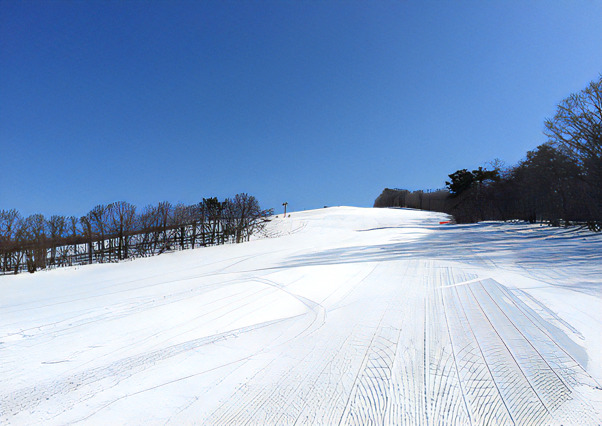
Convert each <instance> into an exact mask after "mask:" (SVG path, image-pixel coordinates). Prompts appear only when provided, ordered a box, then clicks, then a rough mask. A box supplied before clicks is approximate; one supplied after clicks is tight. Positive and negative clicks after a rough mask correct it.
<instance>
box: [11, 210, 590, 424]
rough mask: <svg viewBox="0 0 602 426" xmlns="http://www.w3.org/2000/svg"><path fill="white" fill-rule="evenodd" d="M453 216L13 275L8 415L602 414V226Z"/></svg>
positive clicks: (313, 222) (345, 418) (567, 420)
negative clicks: (456, 219)
mask: <svg viewBox="0 0 602 426" xmlns="http://www.w3.org/2000/svg"><path fill="white" fill-rule="evenodd" d="M444 220H447V217H446V216H445V215H442V214H438V213H430V212H422V211H417V210H407V209H361V208H350V207H340V208H329V209H322V210H314V211H307V212H298V213H292V214H291V215H290V217H286V218H283V217H282V216H280V217H278V218H274V219H273V220H272V222H271V223H270V224H269V226H268V228H267V229H266V230H265V235H264V236H263V237H260V238H258V239H256V240H254V241H251V242H248V243H244V244H238V245H228V246H217V247H209V248H203V249H196V250H189V251H183V252H179V253H172V254H165V255H161V256H158V257H154V258H146V259H139V260H135V261H130V262H123V263H119V264H106V265H90V266H84V267H79V268H65V269H58V270H53V271H46V272H40V273H36V274H33V275H29V274H27V275H26V274H22V275H17V276H3V277H0V312H1V315H0V377H2V381H1V382H0V423H8V424H45V425H46V424H66V423H75V422H83V423H91V424H190V423H198V424H244V423H246V422H250V423H252V424H293V423H299V424H305V423H307V424H339V423H342V424H368V423H370V422H374V423H376V424H436V423H437V424H512V423H514V424H599V423H600V422H602V413H601V411H602V410H601V407H602V390H601V389H600V383H601V382H602V347H601V344H600V336H601V335H602V314H601V311H602V309H601V308H602V303H601V298H602V262H601V260H602V259H601V257H602V236H601V235H595V234H591V233H587V232H585V231H580V230H577V229H568V230H567V229H558V228H543V227H539V226H535V225H525V224H522V223H521V224H500V223H481V224H475V225H464V226H458V225H451V226H450V225H440V224H439V222H440V221H444Z"/></svg>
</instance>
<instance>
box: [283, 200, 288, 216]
mask: <svg viewBox="0 0 602 426" xmlns="http://www.w3.org/2000/svg"><path fill="white" fill-rule="evenodd" d="M282 205H283V206H284V217H286V206H288V203H287V202H284V203H282Z"/></svg>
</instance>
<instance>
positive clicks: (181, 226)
mask: <svg viewBox="0 0 602 426" xmlns="http://www.w3.org/2000/svg"><path fill="white" fill-rule="evenodd" d="M270 214H272V210H262V209H261V208H260V206H259V203H258V201H257V200H256V199H255V197H253V196H250V195H248V194H244V193H243V194H237V195H236V196H235V197H233V198H227V199H225V200H223V201H219V200H218V199H217V198H216V197H213V198H204V199H203V201H202V202H200V203H197V204H193V205H185V204H177V205H172V204H171V203H169V202H167V201H164V202H160V203H158V204H156V205H148V206H146V207H144V208H143V209H141V210H138V209H137V207H136V206H135V205H133V204H130V203H128V202H125V201H118V202H114V203H111V204H99V205H97V206H96V207H94V208H93V209H92V210H90V212H88V213H87V214H86V215H84V216H82V217H79V218H78V217H76V216H61V215H53V216H51V217H50V218H45V217H44V216H43V215H42V214H33V215H30V216H27V217H23V216H21V214H20V213H19V212H18V211H17V210H14V209H12V210H0V273H4V274H6V273H15V274H16V273H19V272H21V271H25V270H26V271H29V272H35V271H36V270H39V269H45V268H51V267H59V266H72V265H81V264H91V263H102V262H115V261H119V260H124V259H131V258H135V257H146V256H152V255H157V254H161V253H164V252H166V251H172V250H183V249H189V248H196V247H202V246H209V245H216V244H225V243H229V242H232V243H240V242H243V241H246V240H248V239H249V237H250V236H251V234H253V232H256V231H257V230H259V229H261V228H262V227H263V226H264V225H265V223H266V221H267V216H269V215H270Z"/></svg>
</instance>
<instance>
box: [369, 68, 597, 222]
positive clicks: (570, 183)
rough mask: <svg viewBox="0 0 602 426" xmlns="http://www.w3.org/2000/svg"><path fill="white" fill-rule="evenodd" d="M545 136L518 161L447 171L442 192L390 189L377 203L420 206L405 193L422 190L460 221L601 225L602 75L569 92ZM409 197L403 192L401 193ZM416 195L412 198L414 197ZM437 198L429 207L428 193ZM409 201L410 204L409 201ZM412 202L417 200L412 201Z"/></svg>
mask: <svg viewBox="0 0 602 426" xmlns="http://www.w3.org/2000/svg"><path fill="white" fill-rule="evenodd" d="M544 133H545V134H546V136H547V137H548V141H547V142H546V143H544V144H542V145H540V146H538V147H537V148H535V149H534V150H532V151H529V152H528V153H527V155H526V157H525V158H524V159H523V160H522V161H520V162H519V163H518V164H516V165H514V166H511V167H505V166H504V164H503V163H502V162H501V161H499V160H494V161H493V162H492V163H490V164H489V170H488V169H487V168H483V167H479V168H478V169H476V170H472V171H469V170H468V169H462V170H458V171H456V172H454V173H452V174H450V175H449V178H450V180H449V181H447V182H446V185H447V188H446V190H445V191H444V193H441V191H439V192H436V193H422V191H415V192H414V193H410V192H409V191H406V192H407V194H405V195H404V194H403V193H402V192H400V191H403V190H389V189H386V190H385V191H383V193H382V194H381V195H380V196H379V197H378V198H377V200H376V201H375V207H390V206H401V207H416V205H415V204H416V203H415V202H414V203H407V202H405V199H407V198H408V194H415V193H417V192H420V193H421V195H420V198H421V204H422V206H423V207H417V208H424V209H428V210H435V211H441V212H445V213H450V214H452V215H453V216H454V218H455V219H456V221H457V222H459V223H468V222H478V221H482V220H511V219H519V220H526V221H529V222H536V221H541V222H547V223H550V224H552V225H559V224H561V223H564V224H568V223H570V222H581V223H587V224H588V226H589V228H590V229H592V230H597V231H599V230H601V228H602V75H601V76H600V77H599V78H598V80H595V81H592V82H591V83H590V84H589V85H588V86H587V87H586V88H585V89H584V90H582V91H581V92H579V93H575V94H572V95H570V96H569V97H568V98H566V99H564V100H563V101H562V102H561V103H560V104H559V105H558V107H557V110H556V114H555V115H554V117H552V118H549V119H547V120H546V121H545V132H544ZM404 197H405V199H404ZM414 198H415V197H414ZM429 198H433V199H436V202H435V203H432V205H434V206H435V208H430V209H429V208H428V207H426V206H427V200H428V199H429ZM404 203H405V204H404ZM410 204H412V205H410Z"/></svg>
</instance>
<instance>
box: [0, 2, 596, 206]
mask: <svg viewBox="0 0 602 426" xmlns="http://www.w3.org/2000/svg"><path fill="white" fill-rule="evenodd" d="M601 28H602V2H596V1H524V0H521V1H499V2H493V1H491V2H490V1H487V2H484V1H472V2H469V1H458V2H450V1H436V2H435V1H417V0H416V1H410V0H406V1H399V0H398V1H384V0H383V1H379V2H367V1H365V2H364V1H362V2H359V1H345V2H342V1H301V0H298V1H191V2H187V1H155V2H146V1H145V2H137V1H127V2H122V1H99V2H95V1H26V2H22V1H10V0H2V1H1V2H0V209H7V208H16V209H18V210H20V211H21V212H22V213H23V214H25V215H27V214H31V213H36V212H42V213H44V214H46V215H50V214H69V215H70V214H74V215H83V214H85V213H86V212H87V211H89V210H90V209H91V208H92V207H94V205H96V204H99V203H109V202H112V201H116V200H126V201H129V202H132V203H134V204H136V205H138V206H139V207H142V206H144V205H146V204H149V203H156V202H159V201H163V200H167V201H171V202H172V203H177V202H184V203H194V202H198V201H200V200H201V199H202V198H203V197H210V196H218V197H219V198H224V197H228V196H233V195H234V194H236V193H238V192H247V193H250V194H252V195H255V196H256V197H257V198H258V199H259V201H260V203H261V205H262V206H263V207H266V208H267V207H274V208H276V210H277V211H280V210H281V204H282V202H284V201H288V202H289V209H291V210H302V209H309V208H318V207H322V206H324V205H354V206H371V205H372V203H373V201H374V199H375V198H376V197H377V196H378V194H379V193H380V192H381V190H382V189H383V188H385V187H400V188H408V189H420V188H437V187H442V186H444V181H445V179H446V178H447V175H448V174H449V173H452V172H454V171H455V170H457V169H460V168H476V167H477V166H479V165H483V164H485V163H486V162H488V161H490V160H493V159H494V158H500V159H502V160H504V161H505V162H506V163H508V164H514V163H516V162H517V161H518V160H520V159H521V158H522V157H523V156H524V155H525V154H526V151H527V150H530V149H533V148H535V147H536V146H537V145H539V144H541V143H543V142H545V137H544V136H543V134H542V130H543V121H544V119H545V118H546V117H549V116H551V115H553V113H554V110H555V105H556V104H557V103H558V102H559V101H561V100H562V99H563V98H564V97H566V96H568V95H569V94H570V93H572V92H576V91H579V90H581V89H582V88H584V87H585V86H586V84H587V83H588V82H589V81H591V80H593V79H595V78H597V77H598V75H599V73H600V72H602V30H601Z"/></svg>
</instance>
